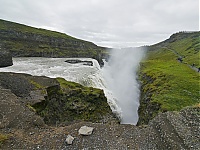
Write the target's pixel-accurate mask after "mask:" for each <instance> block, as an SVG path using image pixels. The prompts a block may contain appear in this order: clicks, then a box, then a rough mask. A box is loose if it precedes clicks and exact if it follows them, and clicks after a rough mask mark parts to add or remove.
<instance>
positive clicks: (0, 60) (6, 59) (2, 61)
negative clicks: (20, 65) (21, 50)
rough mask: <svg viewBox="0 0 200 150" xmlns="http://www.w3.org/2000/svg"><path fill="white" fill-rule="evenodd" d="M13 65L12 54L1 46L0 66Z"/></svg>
mask: <svg viewBox="0 0 200 150" xmlns="http://www.w3.org/2000/svg"><path fill="white" fill-rule="evenodd" d="M12 65H13V61H12V55H11V54H10V53H9V52H7V51H5V50H2V49H1V47H0V68H1V67H8V66H12Z"/></svg>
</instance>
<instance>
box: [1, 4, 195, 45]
mask: <svg viewBox="0 0 200 150" xmlns="http://www.w3.org/2000/svg"><path fill="white" fill-rule="evenodd" d="M198 10H199V8H198V0H193V1H192V2H191V0H176V1H174V0H167V1H166V0H123V1H122V0H84V1H83V0H73V1H71V0H59V1H56V0H40V1H39V0H38V1H32V0H0V18H1V19H5V20H10V21H15V22H19V23H24V24H27V25H31V26H35V27H45V28H47V29H55V30H57V31H61V32H65V33H66V34H70V35H72V36H75V37H77V38H81V39H85V40H89V41H92V42H95V43H96V44H100V45H101V44H103V46H112V47H115V46H117V45H118V46H119V45H120V46H121V45H123V47H125V46H128V47H129V46H138V45H142V44H143V43H149V44H152V43H155V42H159V41H161V40H163V39H166V38H168V37H169V36H170V35H171V34H172V33H174V32H178V31H186V30H199V29H198V27H199V22H198V21H199V12H198ZM140 43H141V44H140Z"/></svg>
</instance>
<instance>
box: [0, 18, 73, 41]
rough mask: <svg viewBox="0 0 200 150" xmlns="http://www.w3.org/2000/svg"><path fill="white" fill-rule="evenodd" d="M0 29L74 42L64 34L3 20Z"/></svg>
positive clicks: (0, 22)
mask: <svg viewBox="0 0 200 150" xmlns="http://www.w3.org/2000/svg"><path fill="white" fill-rule="evenodd" d="M0 29H1V30H10V29H12V30H15V31H20V32H22V33H33V34H40V35H43V36H51V37H59V38H64V39H74V40H75V38H73V37H71V36H69V35H67V34H64V33H59V32H55V31H50V30H45V29H39V28H34V27H30V26H26V25H23V24H19V23H14V22H10V21H5V20H2V19H0Z"/></svg>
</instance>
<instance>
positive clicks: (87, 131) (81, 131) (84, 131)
mask: <svg viewBox="0 0 200 150" xmlns="http://www.w3.org/2000/svg"><path fill="white" fill-rule="evenodd" d="M93 130H94V128H92V127H87V126H82V127H81V128H80V129H79V130H78V133H79V134H80V135H91V134H92V131H93Z"/></svg>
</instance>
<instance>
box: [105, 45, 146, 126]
mask: <svg viewBox="0 0 200 150" xmlns="http://www.w3.org/2000/svg"><path fill="white" fill-rule="evenodd" d="M143 55H144V50H142V49H141V48H128V49H113V50H112V52H111V57H110V60H109V61H108V63H105V66H104V68H103V74H104V78H105V81H106V83H107V85H106V86H107V88H108V89H109V90H110V91H112V93H113V95H114V96H115V97H116V103H117V105H118V106H119V107H120V108H121V116H122V118H121V123H122V124H134V125H135V124H137V121H138V112H137V111H138V107H139V97H140V90H139V84H138V82H137V75H136V72H137V69H138V66H139V62H140V61H141V59H142V57H143Z"/></svg>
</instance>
